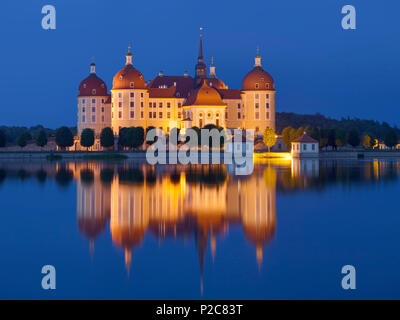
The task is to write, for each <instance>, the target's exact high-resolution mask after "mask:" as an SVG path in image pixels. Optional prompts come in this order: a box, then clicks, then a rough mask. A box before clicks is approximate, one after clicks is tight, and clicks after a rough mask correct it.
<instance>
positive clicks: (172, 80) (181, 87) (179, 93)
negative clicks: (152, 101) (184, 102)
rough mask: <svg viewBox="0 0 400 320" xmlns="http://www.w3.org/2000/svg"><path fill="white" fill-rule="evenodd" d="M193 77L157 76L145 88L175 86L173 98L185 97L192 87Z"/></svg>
mask: <svg viewBox="0 0 400 320" xmlns="http://www.w3.org/2000/svg"><path fill="white" fill-rule="evenodd" d="M193 83H194V82H193V78H192V77H190V76H157V77H155V78H154V79H153V80H151V81H150V82H149V83H148V84H147V86H146V87H147V88H148V89H150V88H163V87H164V88H165V87H166V88H170V87H174V86H175V87H176V91H175V93H174V96H175V98H186V97H187V96H188V93H189V91H190V90H191V89H192V88H193Z"/></svg>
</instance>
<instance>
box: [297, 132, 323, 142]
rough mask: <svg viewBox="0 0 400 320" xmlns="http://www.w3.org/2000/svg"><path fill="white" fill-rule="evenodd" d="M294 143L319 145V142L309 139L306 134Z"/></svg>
mask: <svg viewBox="0 0 400 320" xmlns="http://www.w3.org/2000/svg"><path fill="white" fill-rule="evenodd" d="M293 142H305V143H317V142H318V141H317V140H315V139H313V138H311V137H309V136H308V135H306V134H303V135H302V136H301V137H300V138H297V139H296V140H294V141H293Z"/></svg>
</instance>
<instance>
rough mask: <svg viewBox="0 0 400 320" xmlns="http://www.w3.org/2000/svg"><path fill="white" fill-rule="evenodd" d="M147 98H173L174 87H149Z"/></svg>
mask: <svg viewBox="0 0 400 320" xmlns="http://www.w3.org/2000/svg"><path fill="white" fill-rule="evenodd" d="M148 90H149V98H175V93H176V87H174V86H172V87H169V88H149V89H148Z"/></svg>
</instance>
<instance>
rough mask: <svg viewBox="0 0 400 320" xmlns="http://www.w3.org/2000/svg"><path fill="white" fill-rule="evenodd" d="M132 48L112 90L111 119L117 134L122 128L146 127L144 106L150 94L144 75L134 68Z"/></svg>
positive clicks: (115, 79) (114, 80) (117, 74)
mask: <svg viewBox="0 0 400 320" xmlns="http://www.w3.org/2000/svg"><path fill="white" fill-rule="evenodd" d="M130 48H131V47H130V46H129V47H128V53H127V54H126V63H125V67H124V68H122V69H121V70H120V71H118V72H117V73H116V74H115V76H114V78H113V88H112V89H111V101H112V107H111V113H112V114H111V118H112V127H113V130H114V133H115V134H118V133H119V129H120V128H122V127H131V126H141V127H146V120H145V116H144V111H145V108H144V106H145V103H147V101H148V99H149V93H148V90H147V88H146V81H145V79H144V76H143V74H142V73H141V72H140V71H139V70H137V69H135V68H134V67H133V64H132V53H131V52H130Z"/></svg>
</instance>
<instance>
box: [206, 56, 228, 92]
mask: <svg viewBox="0 0 400 320" xmlns="http://www.w3.org/2000/svg"><path fill="white" fill-rule="evenodd" d="M207 83H208V85H209V86H210V87H214V88H215V89H218V90H221V89H227V87H226V85H225V83H224V82H223V81H222V80H220V79H218V78H217V75H216V74H215V65H214V57H211V65H210V74H209V78H207Z"/></svg>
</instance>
